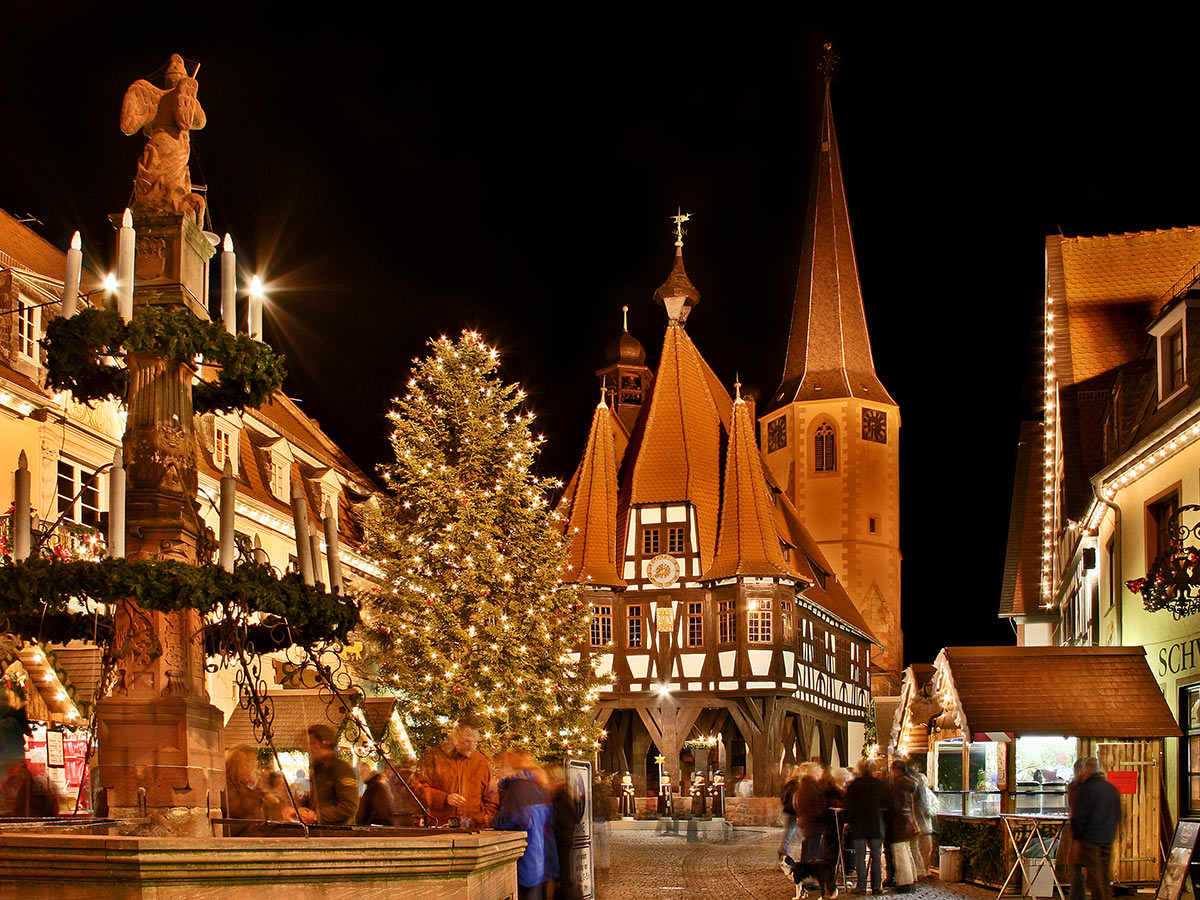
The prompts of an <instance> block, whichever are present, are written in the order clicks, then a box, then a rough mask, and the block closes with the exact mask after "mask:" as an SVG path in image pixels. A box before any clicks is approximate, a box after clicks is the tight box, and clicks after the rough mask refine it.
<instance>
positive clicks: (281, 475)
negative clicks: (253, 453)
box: [263, 450, 291, 500]
mask: <svg viewBox="0 0 1200 900" xmlns="http://www.w3.org/2000/svg"><path fill="white" fill-rule="evenodd" d="M263 467H264V468H265V469H266V471H267V487H268V488H270V491H271V493H272V494H274V495H275V496H276V497H278V498H280V499H281V500H287V499H289V496H290V494H291V491H289V490H288V461H287V460H286V459H284V458H283V457H282V456H281V455H280V454H279V453H277V452H275V451H274V450H264V451H263Z"/></svg>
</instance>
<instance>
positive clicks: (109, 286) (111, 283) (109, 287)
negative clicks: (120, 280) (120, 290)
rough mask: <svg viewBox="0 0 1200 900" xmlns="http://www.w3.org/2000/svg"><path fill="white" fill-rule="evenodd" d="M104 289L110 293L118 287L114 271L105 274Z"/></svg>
mask: <svg viewBox="0 0 1200 900" xmlns="http://www.w3.org/2000/svg"><path fill="white" fill-rule="evenodd" d="M104 289H105V290H106V291H108V292H109V293H110V294H111V293H113V291H115V290H116V289H117V276H116V275H114V274H113V273H112V272H109V273H108V274H107V275H105V276H104Z"/></svg>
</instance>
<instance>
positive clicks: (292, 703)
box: [225, 690, 355, 750]
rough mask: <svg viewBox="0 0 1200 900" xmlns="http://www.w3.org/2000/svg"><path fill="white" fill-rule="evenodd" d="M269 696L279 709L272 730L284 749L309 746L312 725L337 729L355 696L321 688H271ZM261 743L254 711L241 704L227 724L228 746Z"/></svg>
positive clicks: (229, 747) (275, 708)
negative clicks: (251, 711)
mask: <svg viewBox="0 0 1200 900" xmlns="http://www.w3.org/2000/svg"><path fill="white" fill-rule="evenodd" d="M267 696H268V697H269V698H270V699H271V704H272V707H273V708H274V712H275V719H274V721H273V722H272V731H273V733H274V737H275V746H276V747H277V748H278V749H280V750H307V749H308V726H310V725H328V726H329V727H330V728H332V729H334V730H335V731H336V730H337V729H338V728H340V727H341V725H342V723H343V722H344V721H345V720H346V718H347V717H348V716H349V715H350V713H351V710H352V709H353V707H354V699H355V698H354V697H350V698H346V699H343V698H342V697H337V698H335V697H333V696H331V695H330V694H329V693H328V692H327V691H319V690H285V691H268V692H267ZM258 743H259V741H257V740H256V739H255V735H254V726H253V725H252V724H251V721H250V714H249V713H248V712H247V711H246V710H245V709H243V708H242V707H240V706H239V707H237V708H236V709H235V710H234V711H233V714H232V715H231V716H230V717H229V721H228V722H227V723H226V725H225V749H226V750H231V749H232V748H234V747H236V746H238V745H239V744H250V745H251V746H253V745H255V744H258ZM263 746H266V745H265V743H264V744H263Z"/></svg>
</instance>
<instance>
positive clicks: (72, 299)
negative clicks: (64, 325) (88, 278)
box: [62, 231, 83, 319]
mask: <svg viewBox="0 0 1200 900" xmlns="http://www.w3.org/2000/svg"><path fill="white" fill-rule="evenodd" d="M81 248H82V244H81V243H80V241H79V232H78V231H77V232H75V235H74V237H72V238H71V249H70V250H68V251H67V274H66V276H65V277H64V278H63V305H62V314H63V318H64V319H69V318H71V316H73V315H75V311H76V310H77V309H78V308H79V276H80V273H82V271H83V250H82V249H81Z"/></svg>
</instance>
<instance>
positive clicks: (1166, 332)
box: [1149, 298, 1193, 404]
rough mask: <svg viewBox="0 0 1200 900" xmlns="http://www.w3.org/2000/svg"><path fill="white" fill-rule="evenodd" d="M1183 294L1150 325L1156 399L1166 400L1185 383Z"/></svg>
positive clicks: (1186, 303)
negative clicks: (1154, 364)
mask: <svg viewBox="0 0 1200 900" xmlns="http://www.w3.org/2000/svg"><path fill="white" fill-rule="evenodd" d="M1192 302H1193V301H1191V300H1189V299H1187V298H1183V299H1182V300H1180V301H1178V302H1176V303H1175V305H1174V306H1173V307H1171V308H1169V309H1168V310H1167V312H1165V313H1164V314H1163V315H1161V316H1160V317H1159V319H1158V321H1156V322H1154V323H1153V324H1151V326H1150V329H1149V330H1150V334H1151V335H1152V336H1153V337H1154V344H1155V349H1156V353H1155V355H1156V356H1157V358H1158V402H1159V403H1160V404H1161V403H1166V402H1167V401H1168V400H1170V399H1172V398H1173V397H1174V396H1175V395H1176V394H1178V393H1179V392H1180V391H1182V390H1183V389H1184V388H1185V387H1186V386H1187V344H1188V340H1187V312H1188V309H1189V307H1190V305H1191V303H1192Z"/></svg>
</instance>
